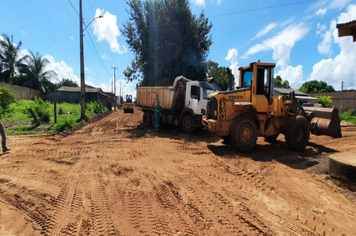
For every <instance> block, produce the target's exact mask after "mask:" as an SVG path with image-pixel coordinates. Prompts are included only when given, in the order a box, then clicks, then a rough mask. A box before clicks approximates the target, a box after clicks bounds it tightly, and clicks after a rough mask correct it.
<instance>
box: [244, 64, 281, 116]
mask: <svg viewBox="0 0 356 236" xmlns="http://www.w3.org/2000/svg"><path fill="white" fill-rule="evenodd" d="M274 67H275V64H274V63H264V62H253V63H250V65H248V66H245V67H240V68H239V70H240V79H239V85H240V87H241V88H249V89H251V98H250V101H251V102H252V104H253V106H254V107H255V109H256V111H257V112H268V111H269V105H272V104H273V78H274Z"/></svg>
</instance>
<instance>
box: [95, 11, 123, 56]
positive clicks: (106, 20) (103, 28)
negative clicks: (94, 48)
mask: <svg viewBox="0 0 356 236" xmlns="http://www.w3.org/2000/svg"><path fill="white" fill-rule="evenodd" d="M103 13H104V11H102V10H100V9H96V12H95V17H98V16H100V15H103V17H102V18H100V19H96V20H95V21H93V28H94V31H93V34H94V35H96V36H97V38H98V41H103V40H104V41H106V42H108V43H109V45H110V48H111V51H112V52H116V53H120V54H122V53H125V52H127V49H126V47H125V46H121V45H120V44H119V43H118V42H117V38H118V37H119V36H120V31H119V27H118V26H117V18H116V15H113V14H111V13H110V12H108V11H106V12H105V13H104V14H103Z"/></svg>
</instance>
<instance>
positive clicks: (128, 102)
mask: <svg viewBox="0 0 356 236" xmlns="http://www.w3.org/2000/svg"><path fill="white" fill-rule="evenodd" d="M123 108H124V113H134V105H133V104H132V95H129V94H128V95H126V101H125V103H124V106H123Z"/></svg>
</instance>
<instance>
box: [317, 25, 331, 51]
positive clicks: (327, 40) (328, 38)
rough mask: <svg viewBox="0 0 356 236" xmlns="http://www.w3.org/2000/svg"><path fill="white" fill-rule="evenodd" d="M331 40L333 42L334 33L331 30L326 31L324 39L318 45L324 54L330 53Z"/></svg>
mask: <svg viewBox="0 0 356 236" xmlns="http://www.w3.org/2000/svg"><path fill="white" fill-rule="evenodd" d="M331 42H332V35H331V32H330V31H328V32H326V33H325V35H324V39H323V41H322V42H321V43H320V44H319V45H318V52H319V53H320V54H324V55H328V54H330V53H331Z"/></svg>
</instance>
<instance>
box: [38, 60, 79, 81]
mask: <svg viewBox="0 0 356 236" xmlns="http://www.w3.org/2000/svg"><path fill="white" fill-rule="evenodd" d="M44 57H45V58H47V59H48V61H49V64H48V65H47V66H46V70H53V71H54V72H56V74H57V79H58V80H56V79H52V80H51V81H52V82H53V83H58V81H61V80H62V79H70V80H72V81H74V82H77V84H78V85H79V86H80V79H79V78H78V76H76V75H75V74H74V72H73V69H72V68H71V67H70V66H68V65H67V64H66V63H65V62H64V61H60V62H57V61H55V59H54V58H53V56H50V55H46V56H44Z"/></svg>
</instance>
